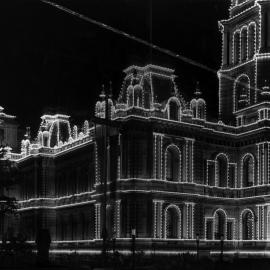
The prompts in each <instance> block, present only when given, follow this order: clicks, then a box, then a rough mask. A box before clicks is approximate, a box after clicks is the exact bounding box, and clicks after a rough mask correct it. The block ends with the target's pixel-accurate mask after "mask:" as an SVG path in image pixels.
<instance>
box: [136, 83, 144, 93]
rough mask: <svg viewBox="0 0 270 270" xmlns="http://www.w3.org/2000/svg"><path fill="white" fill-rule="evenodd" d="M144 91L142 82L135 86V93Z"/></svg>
mask: <svg viewBox="0 0 270 270" xmlns="http://www.w3.org/2000/svg"><path fill="white" fill-rule="evenodd" d="M142 91H143V88H142V86H141V85H140V84H136V85H135V86H134V93H136V92H142Z"/></svg>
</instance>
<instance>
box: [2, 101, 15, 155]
mask: <svg viewBox="0 0 270 270" xmlns="http://www.w3.org/2000/svg"><path fill="white" fill-rule="evenodd" d="M17 134H18V124H17V122H16V117H15V116H13V115H9V114H6V113H5V112H4V108H3V107H1V106H0V146H6V145H8V146H10V147H11V148H12V149H14V150H16V149H17V145H18V139H17Z"/></svg>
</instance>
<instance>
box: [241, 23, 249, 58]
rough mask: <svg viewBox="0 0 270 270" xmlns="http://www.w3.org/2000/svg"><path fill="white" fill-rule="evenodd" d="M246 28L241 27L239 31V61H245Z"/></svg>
mask: <svg viewBox="0 0 270 270" xmlns="http://www.w3.org/2000/svg"><path fill="white" fill-rule="evenodd" d="M247 38H248V37H247V27H246V26H245V27H243V28H242V30H241V61H242V62H243V61H245V60H246V59H247V44H248V39H247Z"/></svg>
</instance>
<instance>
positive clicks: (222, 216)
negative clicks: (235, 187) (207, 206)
mask: <svg viewBox="0 0 270 270" xmlns="http://www.w3.org/2000/svg"><path fill="white" fill-rule="evenodd" d="M227 219H228V215H227V213H226V211H225V210H224V209H222V208H218V209H216V210H215V212H214V214H213V239H216V240H219V239H221V237H222V236H223V237H224V239H227Z"/></svg>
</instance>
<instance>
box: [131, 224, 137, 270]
mask: <svg viewBox="0 0 270 270" xmlns="http://www.w3.org/2000/svg"><path fill="white" fill-rule="evenodd" d="M131 236H132V270H134V269H135V248H136V246H135V245H136V229H132V230H131Z"/></svg>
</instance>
